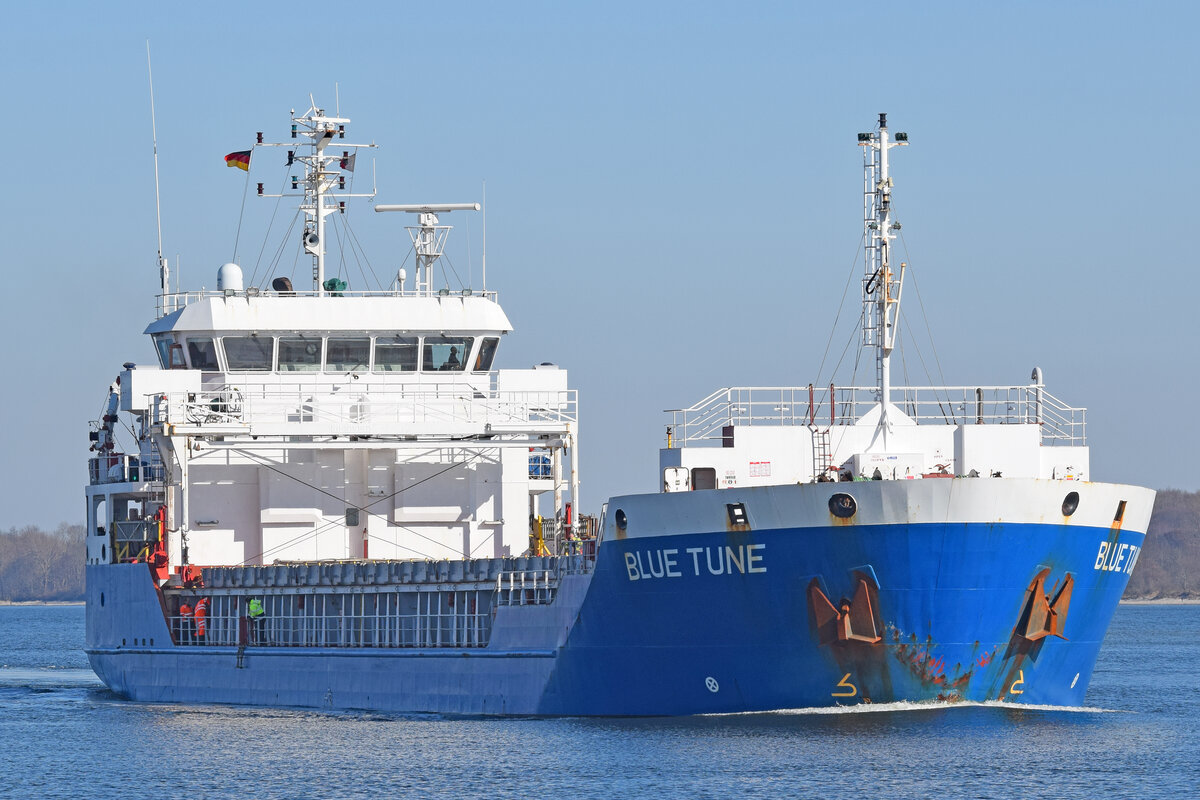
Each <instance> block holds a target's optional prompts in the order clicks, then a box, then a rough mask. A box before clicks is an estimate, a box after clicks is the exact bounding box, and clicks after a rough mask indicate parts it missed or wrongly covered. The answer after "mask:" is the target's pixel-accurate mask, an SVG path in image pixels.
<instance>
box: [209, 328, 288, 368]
mask: <svg viewBox="0 0 1200 800" xmlns="http://www.w3.org/2000/svg"><path fill="white" fill-rule="evenodd" d="M221 341H222V342H223V343H224V345H225V360H226V361H227V362H228V363H229V370H230V371H231V372H267V371H269V370H270V369H271V361H272V360H273V358H272V357H273V356H274V355H275V353H274V350H275V340H274V339H273V338H272V337H270V336H226V337H225V338H224V339H222V340H221Z"/></svg>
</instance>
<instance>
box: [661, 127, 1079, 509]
mask: <svg viewBox="0 0 1200 800" xmlns="http://www.w3.org/2000/svg"><path fill="white" fill-rule="evenodd" d="M858 143H859V145H860V146H862V147H863V148H864V159H863V208H864V211H863V218H864V221H863V240H864V242H865V253H866V257H865V259H864V265H865V271H864V274H863V277H862V316H861V319H860V325H859V327H860V331H861V335H862V340H861V341H862V346H863V347H864V348H865V349H867V350H869V351H871V355H872V357H873V358H874V360H875V385H873V386H836V385H833V384H831V385H829V386H818V387H814V386H812V385H809V386H807V387H730V388H723V389H718V390H717V391H715V392H713V393H712V394H711V395H709V396H708V397H706V398H704V399H703V400H701V401H700V402H698V403H696V404H695V405H693V406H690V407H689V408H684V409H672V410H670V412H669V413H672V414H673V419H672V423H671V425H670V426H669V427H668V430H667V446H666V447H665V448H663V449H662V450H661V451H660V455H659V469H660V473H661V477H662V488H663V490H664V491H668V492H670V491H682V490H688V489H716V488H730V487H734V486H769V485H772V484H779V483H807V482H809V481H827V480H832V481H837V480H850V479H860V480H861V479H867V480H870V479H875V480H901V479H920V478H933V477H952V476H955V475H958V476H963V477H985V478H986V477H1008V478H1052V479H1059V480H1061V479H1073V480H1087V479H1088V473H1089V463H1088V461H1089V458H1088V448H1087V445H1086V439H1085V432H1086V431H1085V412H1084V409H1082V408H1073V407H1071V406H1068V405H1066V404H1064V403H1062V402H1061V401H1059V400H1058V399H1057V398H1055V397H1053V396H1051V395H1050V394H1049V393H1047V392H1046V391H1045V386H1044V384H1043V379H1042V371H1041V370H1040V369H1038V368H1035V369H1034V370H1033V373H1032V375H1031V378H1030V383H1029V384H1026V385H1012V386H892V381H891V356H892V352H893V350H894V348H895V345H896V334H897V332H898V330H899V323H900V317H899V315H900V299H901V293H902V290H903V286H904V273H905V269H906V266H907V265H906V264H903V263H901V264H900V265H899V270H896V269H895V268H894V266H893V258H892V241H893V240H894V239H895V237H896V232H897V231H899V230H900V223H899V222H897V221H895V220H894V219H893V216H892V188H893V180H892V177H891V175H890V171H889V166H888V152H889V151H890V150H891V149H892V148H895V147H899V146H904V145H907V144H908V134H906V133H896V134H895V135H892V134H890V133H889V131H888V127H887V115H886V114H880V115H879V127H878V128H877V129H876V130H874V131H870V132H866V133H860V134H858Z"/></svg>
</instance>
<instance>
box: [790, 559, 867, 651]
mask: <svg viewBox="0 0 1200 800" xmlns="http://www.w3.org/2000/svg"><path fill="white" fill-rule="evenodd" d="M877 588H878V587H876V586H875V583H874V581H872V580H871V579H870V578H869V577H868V576H866V575H865V574H863V573H862V572H857V571H856V572H855V573H854V597H853V598H851V599H849V600H847V599H846V598H844V597H843V598H842V601H841V602H840V603H839V604H838V605H837V607H835V606H834V605H833V603H832V602H830V600H829V598H828V597H827V596H826V595H825V592H823V591H821V586H820V583H819V582H818V580H817V579H816V578H813V579H812V582H811V583H809V584H808V606H809V608H810V609H812V613H813V620H814V622H815V623H816V627H817V639H818V641H819V642H820V643H821V644H823V645H824V644H833V643H835V642H864V643H866V644H876V643H878V642H880V641H883V637H882V636H880V635H879V631H878V629H877V628H876V626H875V604H874V602H872V597H871V596H872V594H873V593H874V592H875V591H877Z"/></svg>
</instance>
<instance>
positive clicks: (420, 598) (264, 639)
mask: <svg viewBox="0 0 1200 800" xmlns="http://www.w3.org/2000/svg"><path fill="white" fill-rule="evenodd" d="M484 594H486V592H485V593H484ZM403 595H404V596H405V597H406V598H407V602H413V601H415V605H416V608H415V609H414V608H409V609H407V610H404V605H407V602H404V601H402V593H400V592H378V593H370V594H356V595H350V594H339V595H334V594H316V595H308V596H307V597H305V598H304V600H306V601H307V602H306V603H305V602H303V601H302V600H298V596H297V595H258V596H259V597H262V603H263V605H264V607H265V614H264V616H262V617H261V618H260V619H258V620H257V621H254V622H252V621H251V620H250V619H249V618H248V617H247V616H246V615H245V608H246V606H245V602H244V601H245V598H240V601H241V602H239V598H237V597H233V596H228V595H224V596H223V595H217V596H214V597H212V599H211V609H210V611H209V613H208V614H207V616H206V617H205V620H204V628H205V630H204V635H200V633H199V630H198V628H199V626H198V624H197V621H196V619H195V617H194V616H193V617H183V616H180V615H179V614H174V615H171V616H168V618H167V620H168V624H169V625H170V630H171V635H172V638H173V639H174V641H175V643H176V644H178V645H192V646H195V645H201V646H210V647H235V646H239V645H248V646H251V647H405V648H410V647H419V648H425V647H454V648H476V647H487V644H488V640H489V638H490V635H491V629H492V615H491V611H490V609H488V608H486V606H485V604H484V603H483V602H482V598H479V597H478V596H475V597H471V595H477V593H476V592H464V591H459V592H436V591H435V592H416V593H414V592H407V593H403ZM449 595H455V596H457V597H458V599H459V604H458V608H456V607H455V606H454V605H447V604H446V598H447V596H449ZM468 601H469V602H468ZM402 602H403V603H404V605H402Z"/></svg>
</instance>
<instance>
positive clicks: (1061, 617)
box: [1015, 567, 1075, 642]
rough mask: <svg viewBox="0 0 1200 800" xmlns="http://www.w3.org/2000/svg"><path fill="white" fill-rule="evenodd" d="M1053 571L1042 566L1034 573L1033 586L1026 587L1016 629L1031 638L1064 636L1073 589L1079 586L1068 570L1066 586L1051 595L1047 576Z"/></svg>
mask: <svg viewBox="0 0 1200 800" xmlns="http://www.w3.org/2000/svg"><path fill="white" fill-rule="evenodd" d="M1049 574H1050V568H1049V567H1042V568H1041V570H1039V571H1038V574H1037V575H1035V576H1034V578H1033V581H1032V582H1031V583H1030V584H1029V588H1028V589H1026V590H1025V605H1024V608H1023V610H1022V611H1021V617H1020V619H1019V620H1017V627H1016V631H1015V633H1016V634H1017V635H1018V636H1021V637H1023V638H1025V639H1028V640H1029V641H1031V642H1036V641H1040V640H1042V639H1045V638H1046V637H1047V636H1057V637H1058V638H1060V639H1063V640H1066V638H1067V637H1066V636H1063V633H1062V632H1063V625H1064V624H1066V621H1067V610H1068V609H1069V608H1070V605H1071V590H1072V589H1073V588H1074V587H1075V578H1074V576H1072V575H1071V573H1069V572H1068V573H1067V577H1066V579H1065V580H1064V581H1063V585H1062V588H1060V589H1059V590H1058V593H1057V594H1055V595H1054V599H1053V600H1051V599H1050V595H1049V594H1047V593H1046V577H1047V576H1048V575H1049Z"/></svg>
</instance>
